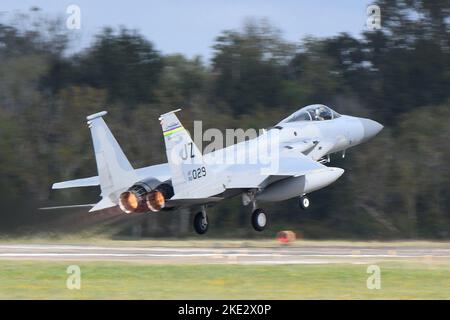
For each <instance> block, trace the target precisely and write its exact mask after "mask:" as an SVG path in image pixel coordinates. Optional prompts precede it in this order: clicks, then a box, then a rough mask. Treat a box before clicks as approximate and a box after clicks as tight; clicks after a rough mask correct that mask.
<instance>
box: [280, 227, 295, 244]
mask: <svg viewBox="0 0 450 320" xmlns="http://www.w3.org/2000/svg"><path fill="white" fill-rule="evenodd" d="M296 238H297V237H296V236H295V232H294V231H290V230H286V231H280V232H278V233H277V240H278V241H279V242H280V243H283V244H286V243H289V242H293V241H295V239H296Z"/></svg>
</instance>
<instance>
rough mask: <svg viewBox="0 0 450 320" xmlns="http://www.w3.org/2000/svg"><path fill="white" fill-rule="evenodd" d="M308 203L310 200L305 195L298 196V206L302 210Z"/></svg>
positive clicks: (306, 207) (307, 206)
mask: <svg viewBox="0 0 450 320" xmlns="http://www.w3.org/2000/svg"><path fill="white" fill-rule="evenodd" d="M310 204H311V202H310V201H309V198H308V197H307V196H306V195H303V196H301V197H300V200H299V205H300V208H302V209H303V210H306V209H308V208H309V206H310Z"/></svg>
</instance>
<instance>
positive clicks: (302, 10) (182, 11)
mask: <svg viewBox="0 0 450 320" xmlns="http://www.w3.org/2000/svg"><path fill="white" fill-rule="evenodd" d="M369 3H370V1H365V0H340V1H333V0H316V1H302V0H278V1H275V0H240V1H239V0H159V1H153V0H147V1H145V0H128V1H117V2H116V1H111V0H73V1H66V0H20V1H17V0H1V2H0V11H1V12H2V17H5V16H6V17H8V16H11V15H12V14H13V13H14V12H15V11H19V10H20V11H27V10H28V9H29V8H30V7H33V6H37V7H39V8H41V9H42V11H43V12H44V13H48V14H50V15H55V16H56V15H60V16H61V17H67V16H68V15H67V14H66V9H67V7H68V6H69V5H70V4H75V5H78V6H79V7H80V9H81V29H80V30H77V31H73V32H76V33H77V34H78V40H77V41H76V42H75V47H74V50H79V49H81V48H83V47H86V46H87V45H89V44H90V42H91V41H92V37H93V35H95V34H96V33H97V32H99V31H100V30H101V28H102V27H104V26H119V25H124V26H126V27H127V28H132V29H138V30H139V31H140V32H141V33H142V34H143V35H145V37H146V38H147V39H149V40H150V41H152V42H153V43H154V44H155V46H156V48H157V49H158V50H160V51H162V52H163V53H165V54H167V53H178V52H179V53H183V54H185V55H187V56H189V57H193V56H195V55H202V56H203V57H205V58H206V59H208V58H209V57H210V56H211V53H212V49H211V46H212V44H213V42H214V38H215V37H217V36H218V35H219V34H220V32H221V31H223V30H227V29H238V28H240V27H242V24H243V22H244V21H245V19H246V18H249V17H253V18H268V19H269V21H270V22H271V23H272V24H273V25H275V26H276V27H277V28H279V29H281V31H282V32H283V36H284V38H285V39H287V40H291V41H298V40H300V39H301V38H303V37H304V36H306V35H314V36H318V37H323V36H331V35H336V34H338V33H339V32H344V31H345V32H349V33H351V34H352V35H354V36H357V35H359V33H360V32H361V31H362V30H363V29H364V28H365V23H366V18H367V17H366V7H367V5H368V4H369Z"/></svg>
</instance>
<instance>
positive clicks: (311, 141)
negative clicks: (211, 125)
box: [45, 104, 383, 234]
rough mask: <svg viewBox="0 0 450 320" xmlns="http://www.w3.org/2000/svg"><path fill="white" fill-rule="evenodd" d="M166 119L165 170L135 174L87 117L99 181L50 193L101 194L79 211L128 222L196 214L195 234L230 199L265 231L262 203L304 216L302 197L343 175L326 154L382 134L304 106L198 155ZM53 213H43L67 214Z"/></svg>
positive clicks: (95, 118) (367, 124) (174, 121)
mask: <svg viewBox="0 0 450 320" xmlns="http://www.w3.org/2000/svg"><path fill="white" fill-rule="evenodd" d="M177 111H179V109H178V110H175V111H171V112H168V113H165V114H163V115H161V117H160V118H159V120H160V121H161V126H162V131H163V136H164V141H165V146H166V154H167V160H168V162H167V163H164V164H157V165H153V166H149V167H144V168H140V169H134V168H133V167H132V166H131V164H130V162H129V161H128V159H127V158H126V156H125V154H124V153H123V151H122V149H121V148H120V146H119V144H118V143H117V141H116V139H115V138H114V136H113V135H112V133H111V131H110V130H109V129H108V127H107V125H106V123H105V121H104V120H103V116H105V115H106V112H105V111H103V112H99V113H96V114H93V115H90V116H88V117H87V120H88V122H87V123H88V126H89V128H90V130H91V134H92V140H93V144H94V151H95V159H96V162H97V169H98V176H95V177H90V178H84V179H77V180H71V181H65V182H58V183H55V184H53V189H64V188H74V187H90V186H100V190H101V198H102V199H101V201H99V202H98V203H96V204H92V205H91V204H89V205H77V206H76V207H80V206H81V207H82V206H85V207H92V208H91V209H90V212H95V211H98V210H102V209H106V208H110V207H115V206H119V208H120V209H121V210H122V211H123V212H124V213H127V214H133V213H144V212H149V213H153V212H159V211H165V210H173V209H177V208H189V209H190V210H195V209H197V210H198V212H197V213H196V215H195V216H194V229H195V231H196V232H197V233H199V234H204V233H205V232H206V231H207V230H208V218H207V214H206V208H207V207H209V206H211V205H212V204H214V203H216V202H218V201H221V200H224V199H227V198H230V197H235V196H241V197H242V203H243V205H250V204H251V207H252V215H251V223H252V226H253V228H254V229H255V230H257V231H262V230H264V228H265V227H266V225H267V215H266V212H265V211H264V210H263V209H262V208H261V207H260V206H259V204H260V203H262V202H274V201H283V200H286V199H290V198H294V197H298V198H299V205H300V207H301V208H302V209H307V208H308V207H309V206H310V201H309V199H308V197H307V194H308V193H310V192H313V191H315V190H319V189H321V188H324V187H326V186H328V185H329V184H331V183H333V182H334V181H336V180H337V179H338V178H339V177H340V176H341V175H342V174H343V173H344V170H343V169H341V168H336V167H328V166H326V165H325V164H327V163H329V162H330V154H333V153H337V152H342V156H345V150H346V149H348V148H350V147H353V146H355V145H358V144H360V143H362V142H365V141H367V140H368V139H370V138H372V137H374V136H375V135H376V134H377V133H378V132H380V131H381V129H382V128H383V126H382V125H381V124H379V123H378V122H376V121H373V120H370V119H365V118H357V117H352V116H346V115H340V114H338V113H337V112H335V111H333V110H332V109H330V108H329V107H327V106H325V105H321V104H316V105H309V106H306V107H304V108H302V109H300V110H298V111H296V112H295V113H293V114H291V115H290V116H289V117H287V118H285V119H284V120H282V121H280V122H279V123H278V124H276V125H275V126H274V127H272V128H270V129H267V130H264V131H263V132H262V133H261V134H260V135H259V136H257V137H255V138H253V139H250V140H245V141H242V142H240V143H237V144H234V145H231V146H227V147H225V148H223V149H220V150H215V151H212V152H210V153H207V154H202V153H201V152H200V150H199V149H198V147H197V145H196V144H195V143H194V142H193V140H192V138H191V136H190V134H189V133H188V132H187V131H186V129H184V127H183V126H182V124H181V123H180V121H179V120H178V118H177V116H176V114H175V113H176V112H177ZM67 207H74V206H64V207H51V208H45V209H55V208H67Z"/></svg>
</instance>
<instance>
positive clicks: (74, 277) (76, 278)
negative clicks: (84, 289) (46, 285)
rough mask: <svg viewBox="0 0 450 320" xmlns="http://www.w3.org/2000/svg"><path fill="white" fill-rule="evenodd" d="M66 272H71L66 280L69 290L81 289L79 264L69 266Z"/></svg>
mask: <svg viewBox="0 0 450 320" xmlns="http://www.w3.org/2000/svg"><path fill="white" fill-rule="evenodd" d="M66 273H67V274H69V276H68V277H67V280H66V287H67V289H69V290H80V289H81V268H80V267H79V266H77V265H70V266H68V267H67V270H66Z"/></svg>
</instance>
